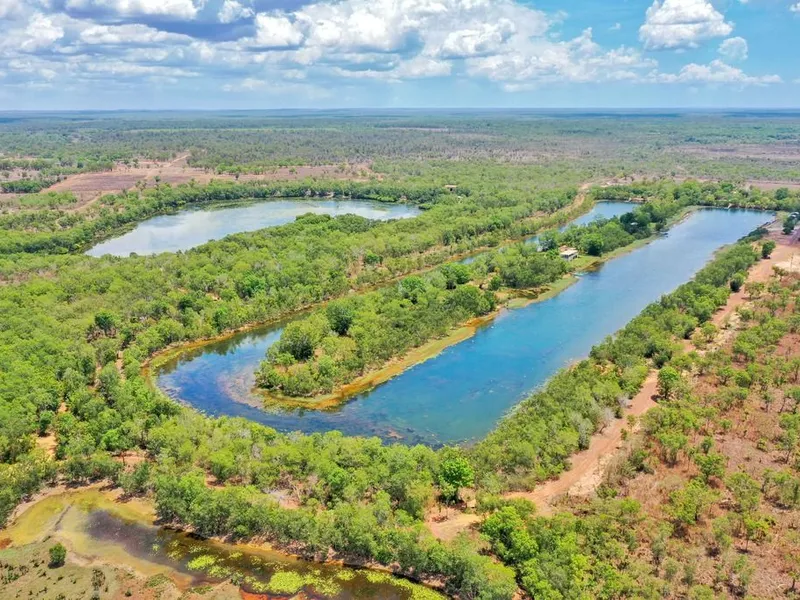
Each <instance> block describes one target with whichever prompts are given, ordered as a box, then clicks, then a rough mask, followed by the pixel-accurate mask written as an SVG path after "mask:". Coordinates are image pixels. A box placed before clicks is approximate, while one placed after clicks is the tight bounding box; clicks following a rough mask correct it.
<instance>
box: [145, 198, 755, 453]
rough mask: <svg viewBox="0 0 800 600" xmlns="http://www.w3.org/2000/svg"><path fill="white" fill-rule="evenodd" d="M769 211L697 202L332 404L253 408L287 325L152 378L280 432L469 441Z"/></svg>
mask: <svg viewBox="0 0 800 600" xmlns="http://www.w3.org/2000/svg"><path fill="white" fill-rule="evenodd" d="M627 206H628V207H630V205H627ZM770 218H771V215H769V214H766V213H764V212H757V211H747V210H724V209H702V210H697V211H695V212H694V213H692V214H691V215H690V216H689V217H688V218H687V219H685V220H684V221H682V222H681V223H679V224H677V225H675V226H674V227H673V228H672V229H671V230H670V231H669V232H668V233H667V234H666V235H664V236H661V237H659V238H657V239H655V240H654V241H653V242H651V243H650V244H647V245H646V246H643V247H640V248H638V249H636V250H634V251H632V252H630V253H628V254H625V255H623V256H621V257H619V258H616V259H614V260H612V261H610V262H608V263H607V264H605V265H604V266H603V267H602V268H601V269H599V270H597V271H594V272H590V273H585V274H582V275H581V276H580V277H579V280H578V281H577V283H575V284H574V285H572V286H571V287H569V288H568V289H566V290H565V291H563V292H562V293H560V294H559V295H557V296H555V297H553V298H551V299H549V300H545V301H543V302H539V303H534V304H530V305H528V306H527V307H525V308H521V309H517V310H510V311H505V312H503V313H501V315H500V316H499V317H498V318H497V319H495V320H494V321H493V322H492V323H491V324H489V325H488V326H486V327H484V328H482V329H480V330H479V331H478V332H477V333H476V335H475V336H474V337H472V338H470V339H468V340H467V341H464V342H462V343H460V344H457V345H455V346H451V347H449V348H447V349H446V350H445V351H443V352H442V353H441V354H439V355H438V356H436V357H435V358H432V359H430V360H428V361H426V362H424V363H422V364H419V365H417V366H415V367H413V368H411V369H409V370H407V371H405V372H404V373H402V374H401V375H398V376H397V377H395V378H394V379H392V380H390V381H388V382H387V383H385V384H383V385H381V386H379V387H377V388H375V389H373V390H371V391H369V392H366V393H364V394H361V395H360V396H357V397H355V398H353V399H352V400H351V401H349V402H347V403H345V404H343V405H341V406H339V407H337V408H335V409H331V410H325V411H319V410H308V409H297V408H274V409H273V408H270V409H268V410H263V409H260V408H256V407H254V406H252V404H253V403H254V402H255V403H257V402H258V395H256V394H254V393H253V392H252V390H251V388H252V384H253V373H254V370H255V368H256V366H257V365H258V363H259V361H260V360H261V359H262V358H263V356H264V353H265V351H266V349H267V348H268V347H269V346H270V345H271V344H272V343H274V342H275V340H277V339H278V337H279V336H280V332H281V326H282V325H280V324H279V325H273V326H271V327H264V328H261V329H258V330H253V331H250V332H246V333H242V334H239V335H236V336H235V337H233V338H230V339H228V340H225V341H221V342H217V343H213V344H209V345H206V346H202V347H200V348H196V349H194V350H191V351H188V352H186V353H184V354H181V355H180V356H178V357H177V358H175V359H174V360H172V361H170V362H168V363H166V364H165V365H164V366H163V367H162V368H161V369H160V370H159V371H158V372H157V373H156V374H155V377H156V380H157V383H158V385H159V386H160V387H161V388H162V389H163V390H164V391H166V392H167V393H168V394H169V395H170V396H172V397H173V398H176V399H179V400H181V401H183V402H186V403H188V404H190V405H192V406H194V407H196V408H197V409H199V410H202V411H203V412H205V413H208V414H211V415H231V416H240V417H246V418H248V419H252V420H255V421H258V422H261V423H264V424H266V425H269V426H271V427H274V428H276V429H278V430H280V431H294V430H299V431H304V432H315V431H327V430H332V429H337V430H340V431H342V432H343V433H345V434H346V435H376V436H380V437H382V438H384V439H396V440H400V441H403V442H405V443H418V442H419V443H426V444H431V445H439V444H445V443H455V442H469V441H473V440H476V439H479V438H481V437H483V436H485V435H486V433H488V432H489V431H490V430H491V429H492V428H493V427H494V425H495V423H497V421H498V419H500V418H501V417H502V416H503V414H505V413H506V412H507V411H508V410H509V409H510V408H512V407H513V406H514V405H516V404H517V403H519V401H520V400H522V399H523V398H524V397H525V396H526V395H528V394H529V393H530V392H531V391H533V390H534V389H536V388H537V387H538V386H540V385H542V384H543V383H544V382H545V381H546V380H547V379H548V378H549V377H550V376H551V375H552V374H553V373H554V372H555V371H557V370H558V369H559V368H561V367H563V366H565V365H567V364H569V363H570V362H571V361H575V360H578V359H580V358H582V357H584V356H586V355H587V354H588V352H589V350H590V349H591V347H592V346H593V345H594V344H596V343H597V342H599V341H600V340H602V339H603V338H604V337H605V336H607V335H611V334H613V333H614V332H615V331H617V330H618V329H620V328H621V327H623V326H624V325H625V324H626V323H627V322H628V321H630V320H631V319H632V318H633V317H634V316H636V314H638V313H639V312H640V311H641V310H642V309H643V308H644V307H645V306H647V304H649V303H650V302H653V301H654V300H657V299H658V298H659V297H660V296H662V295H663V294H665V293H668V292H670V291H672V290H673V289H675V288H676V287H677V286H678V285H680V284H681V283H683V282H685V281H687V280H689V279H690V278H691V277H692V276H693V275H694V274H695V273H696V272H697V271H698V270H699V269H700V268H701V267H702V266H703V265H704V264H706V262H707V261H708V260H709V259H710V258H711V256H712V255H713V253H714V252H715V251H716V250H717V249H719V248H720V247H722V246H724V245H726V244H730V243H732V242H734V241H736V240H738V239H739V238H741V237H743V236H744V235H746V234H747V233H748V232H750V231H752V230H753V229H755V228H756V227H758V226H759V225H761V224H763V223H765V222H766V221H768V220H770ZM247 402H249V403H250V404H247Z"/></svg>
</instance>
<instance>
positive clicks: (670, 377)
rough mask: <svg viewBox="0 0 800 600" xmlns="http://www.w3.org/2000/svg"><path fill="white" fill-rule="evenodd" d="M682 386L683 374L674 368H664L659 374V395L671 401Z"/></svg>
mask: <svg viewBox="0 0 800 600" xmlns="http://www.w3.org/2000/svg"><path fill="white" fill-rule="evenodd" d="M680 384H681V374H680V373H679V372H678V370H677V369H675V368H674V367H669V366H667V367H663V368H662V369H661V370H660V371H659V372H658V395H659V396H661V397H662V398H663V399H664V400H669V399H670V398H672V396H673V395H674V394H675V392H676V391H677V389H678V387H679V386H680Z"/></svg>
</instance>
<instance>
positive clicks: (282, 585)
mask: <svg viewBox="0 0 800 600" xmlns="http://www.w3.org/2000/svg"><path fill="white" fill-rule="evenodd" d="M305 585H306V578H305V577H303V576H302V575H300V574H299V573H294V572H292V571H278V572H277V573H273V574H272V577H270V579H269V583H268V584H267V586H266V587H267V590H268V591H270V592H274V593H276V594H296V593H297V592H299V591H300V590H301V589H302V588H303V586H305Z"/></svg>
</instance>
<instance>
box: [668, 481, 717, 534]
mask: <svg viewBox="0 0 800 600" xmlns="http://www.w3.org/2000/svg"><path fill="white" fill-rule="evenodd" d="M716 499H717V494H716V493H715V492H714V490H712V489H710V488H709V487H708V486H707V485H706V484H705V483H703V482H702V481H700V480H699V479H692V480H691V481H690V482H689V483H688V484H686V486H684V487H683V488H681V489H679V490H676V491H674V492H672V494H671V495H670V506H669V509H668V510H669V512H670V514H671V515H672V517H673V519H675V521H676V523H677V525H679V526H681V527H687V526H689V525H694V524H695V523H697V521H698V520H699V519H700V517H702V516H703V515H704V514H705V512H706V511H707V510H708V509H709V508H710V507H711V505H712V504H713V503H714V502H715V501H716Z"/></svg>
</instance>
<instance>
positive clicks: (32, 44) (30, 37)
mask: <svg viewBox="0 0 800 600" xmlns="http://www.w3.org/2000/svg"><path fill="white" fill-rule="evenodd" d="M19 37H20V39H18V40H13V38H12V39H9V40H6V41H8V42H11V44H15V45H16V44H18V48H19V49H20V50H21V51H23V52H35V51H37V50H43V49H45V48H49V47H51V46H52V45H53V44H54V43H55V42H57V41H58V40H60V39H61V38H63V37H64V28H63V27H62V26H61V25H59V24H58V23H57V21H56V20H55V19H54V18H52V17H49V16H45V15H43V14H42V13H34V15H33V16H32V17H31V20H30V21H29V22H28V26H27V27H26V28H25V30H24V31H23V32H22V34H21V35H20V36H19Z"/></svg>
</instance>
